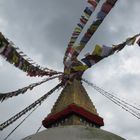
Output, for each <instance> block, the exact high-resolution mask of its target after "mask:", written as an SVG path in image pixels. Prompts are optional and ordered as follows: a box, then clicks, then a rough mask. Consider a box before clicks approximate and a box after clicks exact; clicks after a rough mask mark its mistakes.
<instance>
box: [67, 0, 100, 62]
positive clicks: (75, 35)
mask: <svg viewBox="0 0 140 140" xmlns="http://www.w3.org/2000/svg"><path fill="white" fill-rule="evenodd" d="M87 2H88V3H89V6H87V7H86V8H85V10H84V12H83V14H82V16H81V18H80V21H79V23H78V24H77V26H76V28H75V29H74V31H73V33H72V36H71V39H70V41H69V43H68V48H67V50H66V53H65V56H64V61H65V60H66V58H67V57H69V56H68V54H69V48H71V47H73V45H74V43H75V42H76V40H77V38H78V37H79V35H80V33H81V32H82V30H83V28H84V27H85V25H86V23H87V22H88V20H89V18H90V17H91V15H92V13H93V12H94V11H95V9H96V7H97V5H98V3H99V2H100V0H88V1H87Z"/></svg>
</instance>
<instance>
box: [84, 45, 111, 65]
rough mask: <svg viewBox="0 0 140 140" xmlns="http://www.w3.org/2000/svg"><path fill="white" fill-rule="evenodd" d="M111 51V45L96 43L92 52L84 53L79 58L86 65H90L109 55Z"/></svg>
mask: <svg viewBox="0 0 140 140" xmlns="http://www.w3.org/2000/svg"><path fill="white" fill-rule="evenodd" d="M111 52H112V47H108V46H105V45H103V46H100V45H96V46H95V48H94V50H93V52H92V54H88V55H86V57H85V58H83V59H81V60H82V61H83V62H84V63H85V64H86V65H87V66H88V67H91V66H92V65H94V64H95V63H97V62H99V61H100V60H102V59H103V58H105V57H107V56H109V55H110V54H111Z"/></svg>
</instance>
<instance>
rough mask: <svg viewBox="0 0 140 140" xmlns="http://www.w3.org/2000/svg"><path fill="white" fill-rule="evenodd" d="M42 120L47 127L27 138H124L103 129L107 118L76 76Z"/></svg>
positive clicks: (70, 139) (50, 139)
mask: <svg viewBox="0 0 140 140" xmlns="http://www.w3.org/2000/svg"><path fill="white" fill-rule="evenodd" d="M42 124H43V126H44V127H45V128H47V129H46V130H44V131H42V132H39V133H37V134H35V135H31V136H28V137H26V138H24V139H23V140H124V138H121V137H120V136H117V135H115V134H113V133H110V132H107V131H105V130H102V129H100V127H101V126H103V125H104V122H103V119H102V118H101V117H100V116H99V114H98V113H97V110H96V108H95V106H94V105H93V103H92V101H91V100H90V98H89V96H88V94H87V92H86V90H85V89H84V87H83V85H82V82H81V81H80V80H76V79H75V80H74V81H73V82H72V84H67V85H66V87H65V88H64V89H63V91H62V92H61V94H60V96H59V97H58V100H57V101H56V103H55V104H54V106H53V108H52V110H51V113H50V114H49V115H48V116H47V117H46V118H45V119H44V120H43V121H42Z"/></svg>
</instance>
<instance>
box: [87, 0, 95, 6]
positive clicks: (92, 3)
mask: <svg viewBox="0 0 140 140" xmlns="http://www.w3.org/2000/svg"><path fill="white" fill-rule="evenodd" d="M88 3H89V4H91V5H92V6H93V7H94V8H95V7H96V6H97V2H96V1H95V0H88Z"/></svg>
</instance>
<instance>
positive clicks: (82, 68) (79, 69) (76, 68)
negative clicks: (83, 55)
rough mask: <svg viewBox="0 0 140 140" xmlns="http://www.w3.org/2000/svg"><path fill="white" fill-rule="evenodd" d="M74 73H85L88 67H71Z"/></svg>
mask: <svg viewBox="0 0 140 140" xmlns="http://www.w3.org/2000/svg"><path fill="white" fill-rule="evenodd" d="M72 68H73V69H74V70H75V71H85V70H87V69H88V68H89V67H88V66H87V65H82V66H74V67H72Z"/></svg>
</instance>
